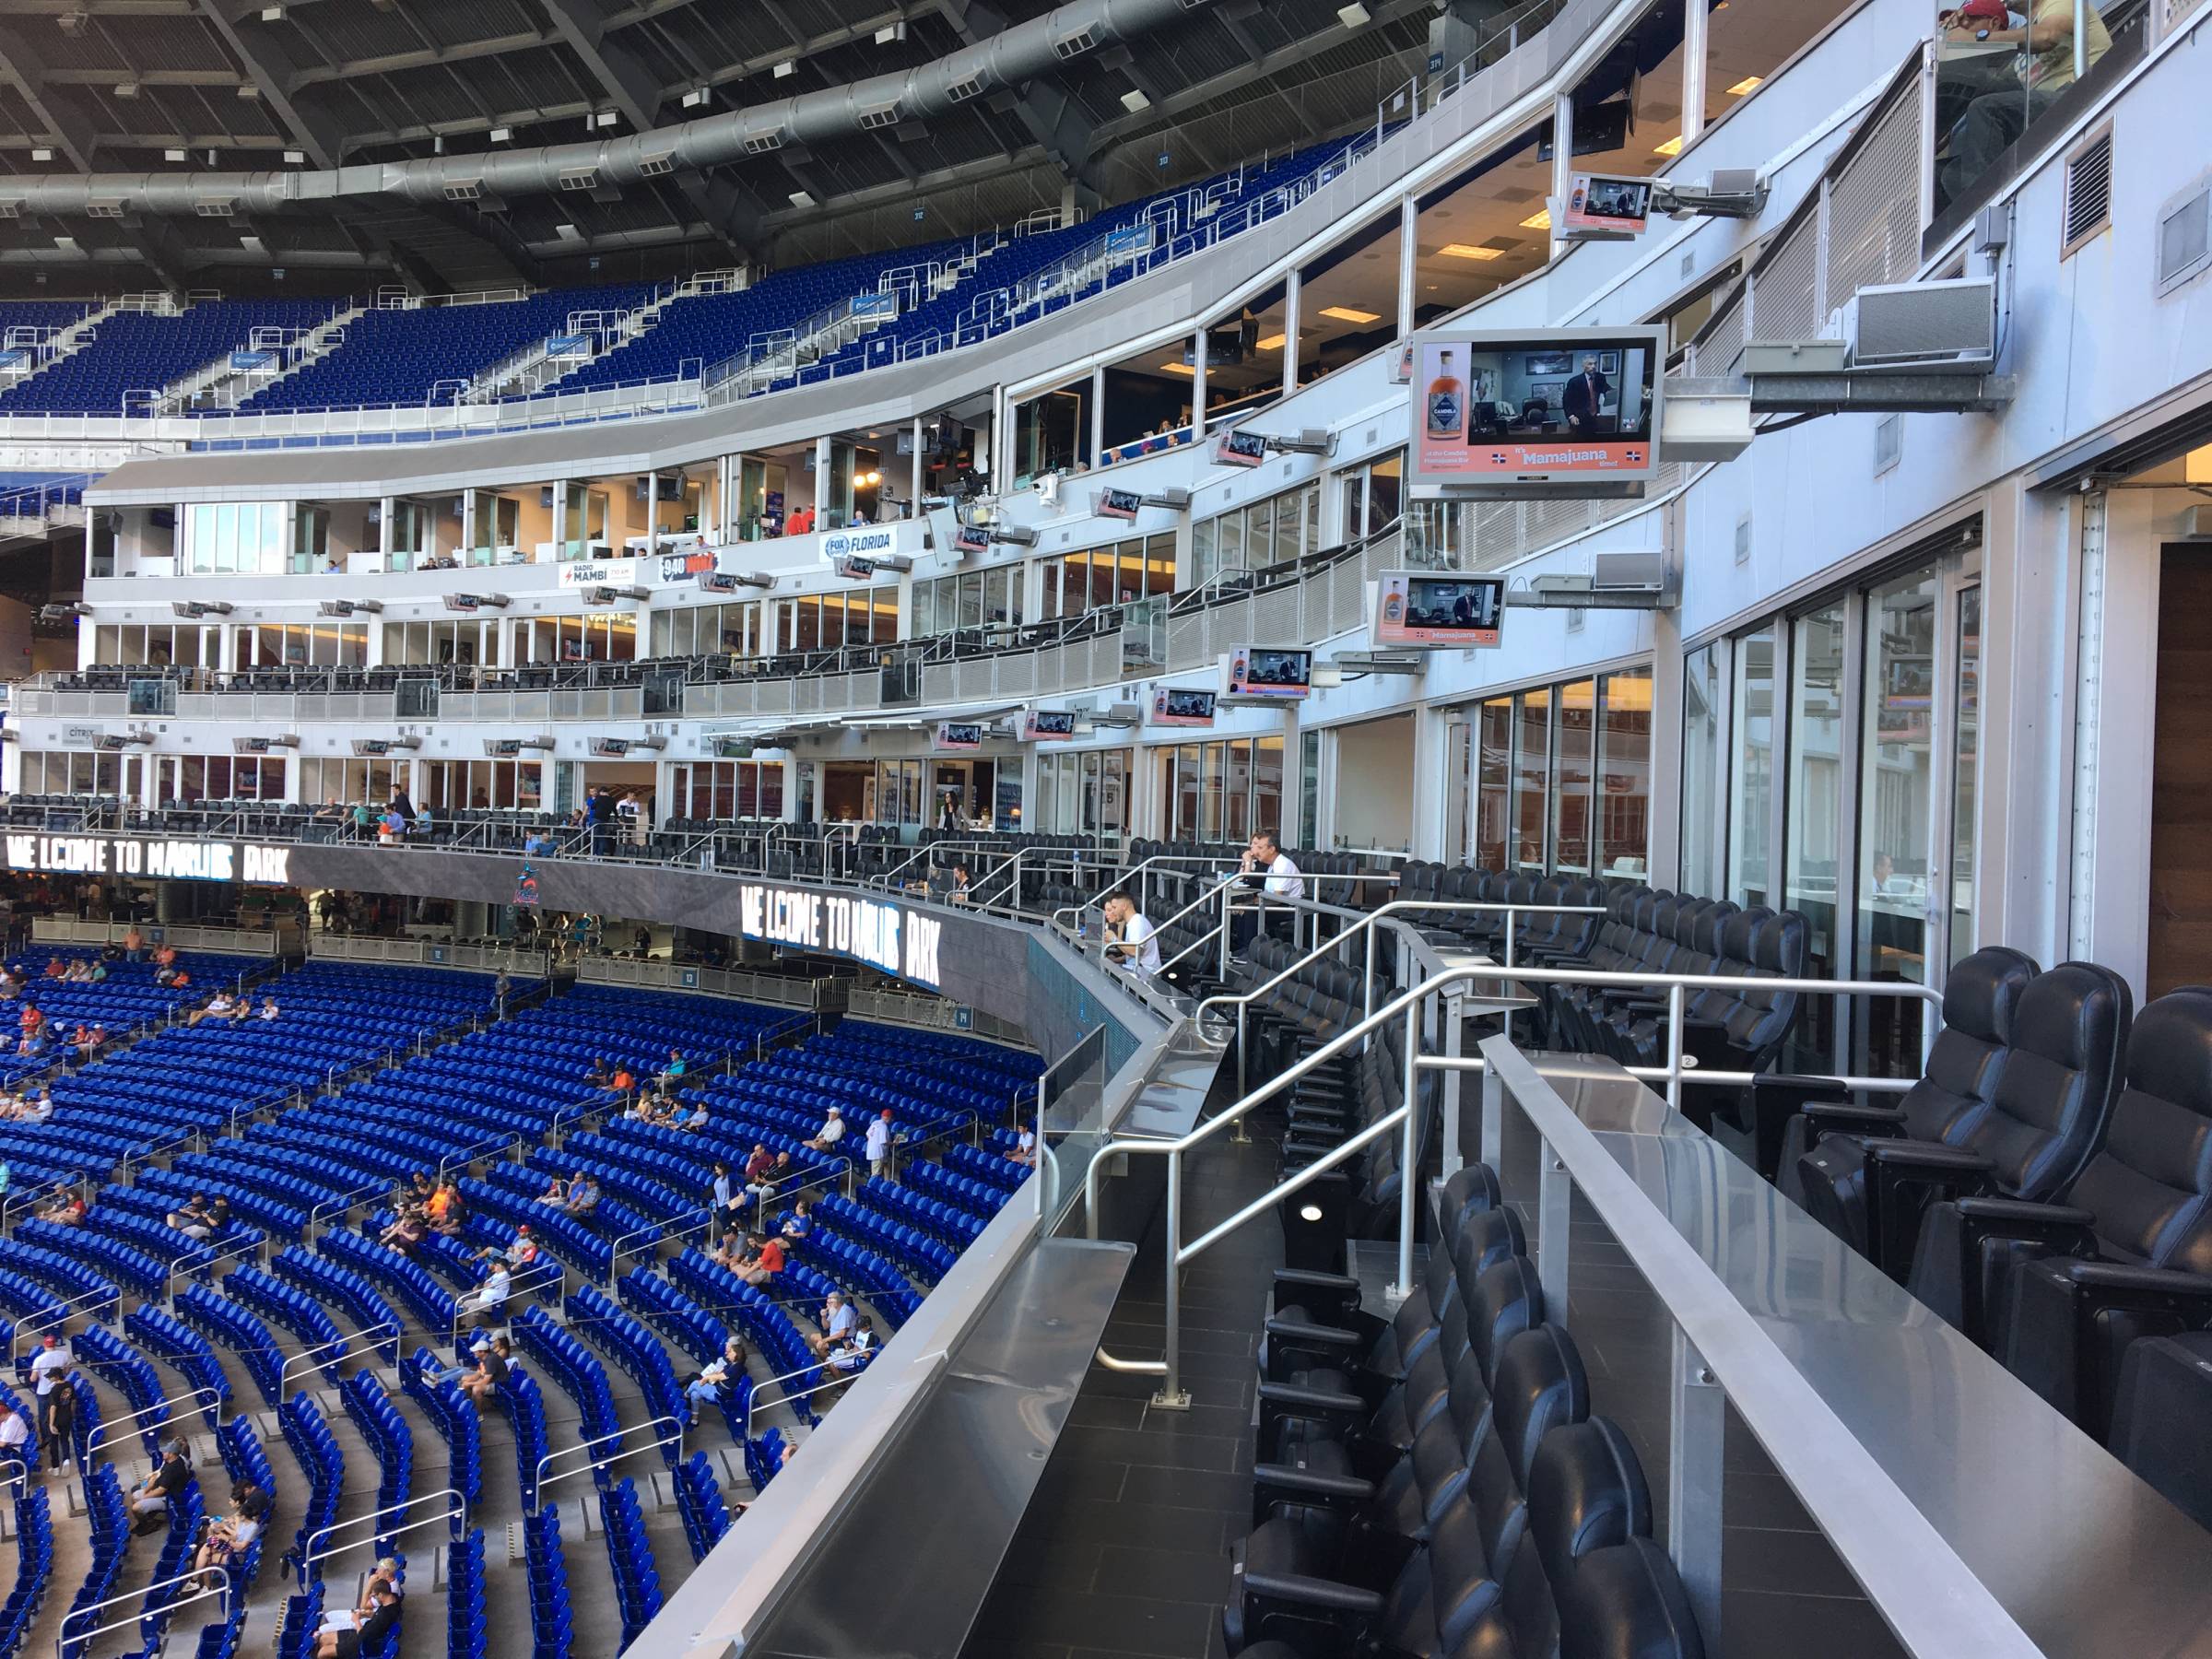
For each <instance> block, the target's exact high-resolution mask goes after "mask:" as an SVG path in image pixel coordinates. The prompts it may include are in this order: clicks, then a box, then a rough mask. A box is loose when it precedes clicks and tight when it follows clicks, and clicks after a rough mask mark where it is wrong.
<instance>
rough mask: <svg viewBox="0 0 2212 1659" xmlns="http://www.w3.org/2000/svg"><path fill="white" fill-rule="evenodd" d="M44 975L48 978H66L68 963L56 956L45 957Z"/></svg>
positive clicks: (67, 975)
mask: <svg viewBox="0 0 2212 1659" xmlns="http://www.w3.org/2000/svg"><path fill="white" fill-rule="evenodd" d="M46 977H47V978H48V979H50V980H59V979H67V978H68V977H69V965H68V964H67V963H66V962H65V961H63V960H62V959H61V958H60V957H58V956H57V957H48V958H47V959H46Z"/></svg>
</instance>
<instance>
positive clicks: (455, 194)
mask: <svg viewBox="0 0 2212 1659" xmlns="http://www.w3.org/2000/svg"><path fill="white" fill-rule="evenodd" d="M483 194H484V181H483V180H481V179H456V180H453V182H450V183H448V184H447V185H446V187H445V199H446V200H447V201H449V202H473V201H476V200H477V198H479V197H480V196H482V195H483Z"/></svg>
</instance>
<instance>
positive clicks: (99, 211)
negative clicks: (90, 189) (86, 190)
mask: <svg viewBox="0 0 2212 1659" xmlns="http://www.w3.org/2000/svg"><path fill="white" fill-rule="evenodd" d="M85 217H86V218H106V219H119V218H122V217H123V204H122V203H121V202H87V203H86V204H85Z"/></svg>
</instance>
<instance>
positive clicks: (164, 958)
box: [154, 945, 177, 968]
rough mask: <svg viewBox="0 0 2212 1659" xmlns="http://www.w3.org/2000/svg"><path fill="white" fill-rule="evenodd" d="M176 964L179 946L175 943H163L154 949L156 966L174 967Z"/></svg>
mask: <svg viewBox="0 0 2212 1659" xmlns="http://www.w3.org/2000/svg"><path fill="white" fill-rule="evenodd" d="M176 965H177V947H175V946H174V945H163V946H160V947H157V948H156V950H155V951H154V966H155V967H157V968H174V967H175V966H176Z"/></svg>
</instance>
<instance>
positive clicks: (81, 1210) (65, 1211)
mask: <svg viewBox="0 0 2212 1659" xmlns="http://www.w3.org/2000/svg"><path fill="white" fill-rule="evenodd" d="M89 1207H90V1206H88V1205H87V1204H86V1203H85V1199H84V1194H81V1193H79V1192H78V1191H77V1190H76V1188H75V1187H66V1186H57V1187H55V1188H54V1189H53V1197H52V1198H51V1199H50V1200H48V1201H47V1205H46V1207H45V1208H44V1209H42V1210H41V1211H40V1212H39V1219H40V1220H41V1221H51V1222H53V1225H54V1226H56V1227H81V1226H83V1225H84V1220H85V1212H86V1211H87V1209H88V1208H89Z"/></svg>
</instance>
